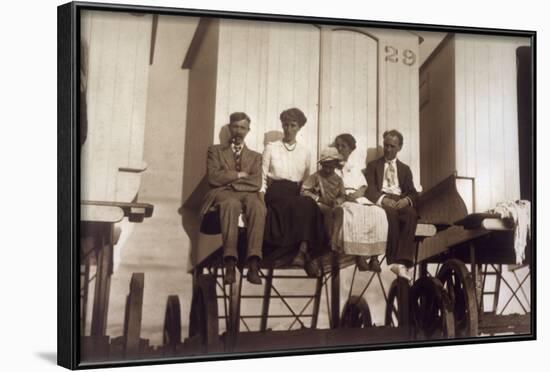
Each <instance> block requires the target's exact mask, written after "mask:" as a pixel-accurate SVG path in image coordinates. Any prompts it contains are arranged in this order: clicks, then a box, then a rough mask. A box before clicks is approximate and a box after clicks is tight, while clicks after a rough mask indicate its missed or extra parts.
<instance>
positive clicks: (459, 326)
mask: <svg viewBox="0 0 550 372" xmlns="http://www.w3.org/2000/svg"><path fill="white" fill-rule="evenodd" d="M437 278H438V279H439V281H440V282H441V283H442V284H443V287H444V288H445V289H446V290H447V293H448V295H449V300H450V302H451V308H452V309H453V314H454V318H455V334H456V336H457V337H476V336H477V334H478V313H477V300H476V294H475V293H476V292H475V287H474V281H473V279H472V275H471V274H470V272H469V271H468V269H466V265H464V263H463V262H462V261H460V260H457V259H451V260H448V261H447V262H445V264H443V266H442V267H441V269H440V270H439V272H438V273H437Z"/></svg>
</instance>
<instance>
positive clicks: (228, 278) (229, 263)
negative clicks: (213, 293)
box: [223, 258, 236, 284]
mask: <svg viewBox="0 0 550 372" xmlns="http://www.w3.org/2000/svg"><path fill="white" fill-rule="evenodd" d="M235 261H236V260H235V259H234V258H226V259H225V275H224V276H223V284H233V283H235Z"/></svg>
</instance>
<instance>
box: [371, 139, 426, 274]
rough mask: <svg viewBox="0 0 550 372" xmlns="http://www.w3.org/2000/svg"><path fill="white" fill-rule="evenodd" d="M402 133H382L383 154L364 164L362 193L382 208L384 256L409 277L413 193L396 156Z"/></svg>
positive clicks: (413, 226)
mask: <svg viewBox="0 0 550 372" xmlns="http://www.w3.org/2000/svg"><path fill="white" fill-rule="evenodd" d="M402 147H403V135H402V134H401V133H399V132H398V131H396V130H390V131H386V132H384V156H383V157H381V158H379V159H377V160H374V161H371V162H370V163H369V164H368V165H367V170H366V178H367V191H366V192H365V196H366V197H367V198H368V199H369V200H370V201H372V202H373V203H376V204H378V205H381V206H382V208H384V210H385V211H386V216H387V218H388V243H387V250H386V252H387V253H386V257H387V260H388V264H390V265H391V266H390V269H391V271H392V272H394V273H395V274H397V275H398V276H400V277H403V278H406V279H408V280H410V279H411V278H410V276H409V274H408V268H409V267H411V266H412V265H413V263H414V257H415V252H416V248H415V243H414V234H415V232H416V224H417V222H418V214H417V213H416V210H415V202H416V197H417V192H416V189H415V187H414V184H413V176H412V172H411V169H410V168H409V167H408V166H407V165H405V164H403V163H402V162H400V161H399V160H398V159H397V153H398V152H399V151H401V148H402Z"/></svg>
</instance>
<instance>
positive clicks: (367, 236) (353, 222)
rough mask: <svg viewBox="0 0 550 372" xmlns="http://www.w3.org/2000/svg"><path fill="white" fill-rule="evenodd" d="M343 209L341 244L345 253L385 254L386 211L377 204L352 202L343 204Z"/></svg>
mask: <svg viewBox="0 0 550 372" xmlns="http://www.w3.org/2000/svg"><path fill="white" fill-rule="evenodd" d="M371 204H372V203H371ZM342 209H343V211H344V215H343V222H342V229H341V232H340V234H341V240H340V239H339V243H340V244H339V245H340V247H341V248H342V249H343V251H344V253H346V254H352V255H360V256H376V255H380V254H385V253H386V241H387V238H388V220H387V218H386V212H385V211H384V210H383V209H382V208H380V207H379V206H377V205H367V204H359V203H350V202H346V203H344V204H342Z"/></svg>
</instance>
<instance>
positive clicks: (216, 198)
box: [201, 112, 266, 284]
mask: <svg viewBox="0 0 550 372" xmlns="http://www.w3.org/2000/svg"><path fill="white" fill-rule="evenodd" d="M249 130H250V118H249V117H248V115H246V114H245V113H244V112H234V113H233V114H231V115H230V117H229V131H230V133H231V140H230V141H229V143H225V144H220V145H212V146H210V147H209V148H208V159H207V172H208V183H209V184H210V186H211V187H212V189H211V190H210V191H209V192H208V193H207V194H206V197H205V200H204V202H203V206H202V209H201V215H204V214H206V213H207V212H208V211H209V210H210V208H211V207H212V206H215V207H217V208H218V209H219V213H220V224H221V232H222V240H223V256H224V265H225V271H226V272H225V277H224V283H225V284H231V283H234V282H235V265H236V263H237V254H238V253H237V239H238V223H239V215H240V214H241V212H242V213H243V214H244V219H245V221H246V225H247V241H248V247H247V263H248V273H247V277H246V278H247V280H248V281H249V282H251V283H253V284H262V281H261V279H260V276H259V268H260V260H261V258H262V242H263V234H264V226H265V216H266V208H265V205H264V203H263V201H262V199H260V196H259V194H258V191H259V190H260V187H261V186H262V155H261V154H259V153H257V152H255V151H252V150H250V149H248V148H247V147H246V145H245V143H244V138H245V137H246V135H247V134H248V132H249Z"/></svg>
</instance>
